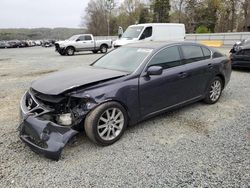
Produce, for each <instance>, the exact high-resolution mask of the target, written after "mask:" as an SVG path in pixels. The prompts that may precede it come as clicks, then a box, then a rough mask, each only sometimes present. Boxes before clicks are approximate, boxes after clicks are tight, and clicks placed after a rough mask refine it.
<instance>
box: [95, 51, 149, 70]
mask: <svg viewBox="0 0 250 188" xmlns="http://www.w3.org/2000/svg"><path fill="white" fill-rule="evenodd" d="M152 51H153V50H152V49H148V48H135V47H121V48H118V49H116V50H113V51H111V52H110V53H108V54H107V55H105V56H103V57H102V58H101V59H99V60H98V61H96V62H95V63H94V64H93V65H92V66H94V67H101V68H106V69H112V70H119V71H124V72H129V73H131V72H134V71H135V70H136V69H137V68H138V67H139V65H140V64H141V63H142V62H143V60H144V59H145V58H146V57H147V56H148V55H149V54H150V53H151V52H152Z"/></svg>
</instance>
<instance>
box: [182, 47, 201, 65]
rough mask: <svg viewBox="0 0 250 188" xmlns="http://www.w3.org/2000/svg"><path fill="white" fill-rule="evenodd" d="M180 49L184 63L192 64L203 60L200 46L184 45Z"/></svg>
mask: <svg viewBox="0 0 250 188" xmlns="http://www.w3.org/2000/svg"><path fill="white" fill-rule="evenodd" d="M181 48H182V52H183V55H184V58H185V60H186V63H192V62H196V61H200V60H202V59H204V56H203V52H202V50H201V47H200V46H195V45H185V46H182V47H181Z"/></svg>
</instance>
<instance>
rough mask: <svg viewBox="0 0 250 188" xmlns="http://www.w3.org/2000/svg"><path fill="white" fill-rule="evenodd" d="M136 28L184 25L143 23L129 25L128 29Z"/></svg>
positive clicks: (179, 24) (178, 24) (177, 24)
mask: <svg viewBox="0 0 250 188" xmlns="http://www.w3.org/2000/svg"><path fill="white" fill-rule="evenodd" d="M136 26H145V27H147V26H184V24H181V23H144V24H135V25H130V26H129V27H136Z"/></svg>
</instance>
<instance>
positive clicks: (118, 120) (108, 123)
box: [97, 108, 124, 141]
mask: <svg viewBox="0 0 250 188" xmlns="http://www.w3.org/2000/svg"><path fill="white" fill-rule="evenodd" d="M123 126H124V115H123V113H122V111H121V110H120V109H118V108H109V109H107V110H106V111H105V112H104V113H103V114H102V115H101V116H100V118H99V121H98V126H97V129H98V135H99V136H100V137H101V138H102V139H103V140H106V141H108V140H113V139H115V138H116V137H117V136H119V135H120V133H121V131H122V129H123Z"/></svg>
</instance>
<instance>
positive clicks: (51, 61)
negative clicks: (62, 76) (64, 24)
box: [0, 47, 250, 187]
mask: <svg viewBox="0 0 250 188" xmlns="http://www.w3.org/2000/svg"><path fill="white" fill-rule="evenodd" d="M220 50H221V51H222V52H224V53H227V52H228V51H229V49H220ZM101 56H102V54H92V53H88V52H85V53H79V54H77V55H75V56H71V57H68V56H60V55H58V54H57V53H55V52H54V49H53V48H41V47H34V48H25V49H3V50H0V127H1V131H0V185H1V187H95V186H97V187H187V186H190V187H195V186H198V187H199V186H200V187H248V186H249V182H250V156H249V155H250V84H249V83H250V72H249V71H233V72H232V76H231V81H230V83H229V85H228V87H227V88H226V89H225V90H224V92H223V94H222V97H221V99H220V101H219V102H218V103H216V104H215V105H205V104H203V103H202V102H198V103H195V104H193V105H189V106H186V107H184V108H182V109H178V110H175V111H172V112H169V113H165V114H163V115H160V116H157V117H155V118H152V119H149V120H147V121H144V122H142V123H140V124H139V125H137V126H134V127H130V128H128V130H127V131H126V132H125V134H124V136H123V137H122V138H121V140H119V141H118V142H116V143H115V144H113V145H111V146H108V147H99V146H96V145H95V144H93V143H92V142H90V141H89V140H88V139H87V137H86V135H85V134H80V135H78V136H77V137H76V138H74V139H73V140H72V141H71V142H70V143H69V144H68V145H67V147H65V149H64V150H63V153H62V157H61V160H59V161H58V162H56V161H51V160H49V159H46V158H44V157H41V156H39V155H37V154H35V153H33V152H32V151H31V150H30V149H29V148H28V147H27V146H25V145H24V144H23V143H22V142H21V141H20V140H19V138H18V133H17V131H16V126H17V125H18V112H19V110H18V109H19V100H20V98H21V96H22V95H23V93H24V92H25V90H27V89H28V88H29V85H30V83H31V82H32V80H34V79H37V78H38V77H41V76H44V75H46V74H48V73H51V72H55V71H58V70H65V69H69V68H75V67H79V66H87V65H88V64H90V63H91V62H93V61H94V60H95V59H97V58H99V57H101ZM48 84H49V83H48ZM156 97H157V96H156Z"/></svg>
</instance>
